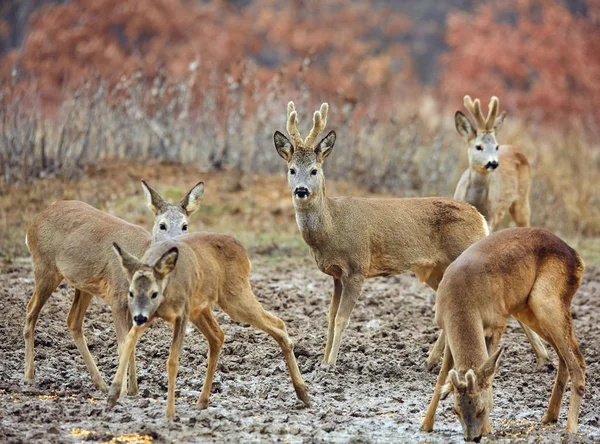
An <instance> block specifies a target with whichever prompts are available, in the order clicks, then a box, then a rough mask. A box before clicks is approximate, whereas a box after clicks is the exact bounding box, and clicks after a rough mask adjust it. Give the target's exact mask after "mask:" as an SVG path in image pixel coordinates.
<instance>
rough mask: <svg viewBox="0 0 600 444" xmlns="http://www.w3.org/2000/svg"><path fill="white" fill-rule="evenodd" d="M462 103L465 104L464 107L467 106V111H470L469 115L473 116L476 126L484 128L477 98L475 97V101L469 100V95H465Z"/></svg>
mask: <svg viewBox="0 0 600 444" xmlns="http://www.w3.org/2000/svg"><path fill="white" fill-rule="evenodd" d="M463 103H464V104H465V108H467V111H469V113H471V116H473V118H474V119H475V123H476V124H477V127H478V128H481V129H484V128H485V120H484V118H483V114H482V112H481V104H480V103H479V99H475V102H473V101H472V100H471V97H470V96H469V95H466V96H465V98H464V100H463Z"/></svg>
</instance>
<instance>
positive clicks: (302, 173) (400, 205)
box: [274, 102, 488, 364]
mask: <svg viewBox="0 0 600 444" xmlns="http://www.w3.org/2000/svg"><path fill="white" fill-rule="evenodd" d="M327 111H328V105H327V103H323V104H322V105H321V109H320V111H316V112H315V114H314V117H313V127H312V129H311V131H310V134H309V135H308V137H307V138H306V139H305V140H302V138H301V136H300V132H299V131H298V128H297V113H296V110H295V107H294V103H293V102H289V104H288V113H287V130H288V133H289V135H290V137H291V139H292V140H289V139H288V138H287V137H285V136H284V135H283V134H282V133H280V132H279V131H276V132H275V134H274V142H275V148H276V149H277V152H278V153H279V155H280V156H281V157H282V158H283V159H284V160H285V161H286V162H287V165H288V185H289V187H290V190H291V191H292V200H293V204H294V208H295V211H296V222H297V223H298V227H299V229H300V232H301V234H302V237H303V238H304V240H305V242H306V243H307V244H308V246H309V247H310V249H311V252H312V254H313V256H314V258H315V260H316V262H317V266H318V267H319V269H320V270H321V271H322V272H324V273H325V274H328V275H330V276H332V277H333V297H332V299H331V305H330V309H329V329H328V333H327V345H326V348H325V356H324V360H323V362H324V363H325V364H335V362H336V360H337V356H338V351H339V347H340V342H341V337H342V333H343V331H344V329H345V328H346V326H347V325H348V321H349V318H350V313H351V312H352V309H353V308H354V305H355V304H356V301H357V300H358V298H359V296H360V293H361V288H362V285H363V282H364V280H365V279H366V278H371V277H375V276H388V275H394V274H400V273H405V272H409V271H412V272H414V273H415V274H416V275H417V276H418V277H419V279H420V280H421V281H422V282H427V284H428V285H429V286H430V287H431V288H433V289H434V290H435V289H437V286H438V283H439V282H440V280H441V278H442V275H443V273H444V270H445V269H446V267H447V266H448V265H449V264H450V263H451V262H452V261H453V260H454V259H455V258H456V257H458V255H459V254H460V253H462V252H463V251H464V250H465V249H466V248H467V247H468V246H469V245H471V244H472V243H474V242H476V241H478V240H479V239H481V238H483V237H485V236H486V235H487V234H488V226H487V224H486V222H485V219H484V218H483V216H482V215H481V214H479V212H478V211H477V210H476V209H475V207H473V206H471V205H469V204H467V203H464V202H457V201H454V200H450V199H444V198H406V199H373V198H370V199H369V198H356V197H334V198H331V197H328V196H326V194H325V178H324V175H323V161H324V160H325V158H326V157H327V156H329V155H330V154H331V152H332V149H333V145H334V143H335V139H336V134H335V132H334V131H330V132H329V134H327V136H325V138H323V139H322V140H321V141H320V142H318V143H317V137H318V135H319V133H320V132H321V131H323V129H324V128H325V125H326V120H327ZM442 349H443V345H442ZM440 355H441V353H440Z"/></svg>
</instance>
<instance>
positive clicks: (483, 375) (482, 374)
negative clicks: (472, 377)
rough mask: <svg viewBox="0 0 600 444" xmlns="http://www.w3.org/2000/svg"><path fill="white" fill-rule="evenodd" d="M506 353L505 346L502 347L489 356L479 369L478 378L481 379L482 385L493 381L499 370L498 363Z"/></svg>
mask: <svg viewBox="0 0 600 444" xmlns="http://www.w3.org/2000/svg"><path fill="white" fill-rule="evenodd" d="M502 353H504V348H503V347H500V348H499V349H498V350H497V351H496V353H494V354H493V355H492V356H490V357H489V358H488V360H487V361H485V362H484V363H483V364H481V367H479V369H478V370H477V379H478V380H479V384H480V385H481V386H486V385H490V384H491V383H492V379H494V375H495V374H496V372H497V371H498V365H499V363H500V357H501V356H502Z"/></svg>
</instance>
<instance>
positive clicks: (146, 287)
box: [113, 244, 179, 325]
mask: <svg viewBox="0 0 600 444" xmlns="http://www.w3.org/2000/svg"><path fill="white" fill-rule="evenodd" d="M113 247H114V248H115V251H116V252H117V254H118V255H119V258H120V259H121V265H122V267H123V269H124V270H125V273H126V275H127V278H128V279H129V294H128V297H127V304H128V306H129V311H130V312H131V316H132V318H133V322H134V323H135V325H144V324H145V323H146V322H148V321H149V320H150V319H152V317H153V316H154V313H155V312H156V310H158V308H159V307H160V305H161V303H162V302H163V299H164V290H165V287H166V285H167V281H168V276H169V273H171V272H172V271H173V269H174V268H175V265H176V264H177V258H178V256H179V250H178V249H177V247H173V248H171V249H169V250H168V251H166V252H165V253H164V254H163V255H162V256H161V257H160V258H158V259H157V260H156V261H155V262H154V263H153V264H151V265H148V264H143V263H142V262H141V261H139V260H138V259H137V258H136V257H135V256H133V255H131V254H129V253H127V252H126V251H123V250H121V248H119V246H118V245H117V244H113Z"/></svg>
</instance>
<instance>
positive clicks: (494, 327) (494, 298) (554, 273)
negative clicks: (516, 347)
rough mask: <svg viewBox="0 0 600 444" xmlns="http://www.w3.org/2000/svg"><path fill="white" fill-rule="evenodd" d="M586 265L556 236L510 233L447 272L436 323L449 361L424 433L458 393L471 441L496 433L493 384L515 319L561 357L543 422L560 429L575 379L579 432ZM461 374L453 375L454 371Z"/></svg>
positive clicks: (573, 408) (571, 424)
mask: <svg viewBox="0 0 600 444" xmlns="http://www.w3.org/2000/svg"><path fill="white" fill-rule="evenodd" d="M583 270H584V264H583V261H582V260H581V258H580V257H579V255H578V254H577V252H576V251H575V250H573V249H572V248H571V247H569V246H568V245H567V244H566V243H565V242H563V241H562V240H561V239H559V238H558V237H557V236H555V235H554V234H552V233H551V232H549V231H546V230H542V229H538V228H510V229H507V230H502V231H498V232H497V233H493V234H491V235H490V236H489V237H487V238H485V239H482V240H480V241H479V242H477V243H475V244H473V245H472V246H471V247H469V248H468V249H467V250H465V252H464V253H462V254H461V255H460V256H459V257H458V258H457V259H456V260H455V261H454V262H453V263H452V264H451V265H450V266H449V267H448V268H447V269H446V273H445V274H444V277H443V279H442V281H441V283H440V285H439V287H438V291H437V296H436V307H437V310H436V314H435V319H436V322H437V324H438V326H439V327H440V328H442V329H443V331H444V333H445V335H446V347H445V351H444V360H443V363H442V367H441V370H440V373H439V376H438V379H437V384H436V387H435V391H434V394H433V397H432V400H431V403H430V404H429V408H428V410H427V414H426V416H425V420H424V421H423V424H422V428H423V430H425V431H427V432H430V431H432V430H433V424H434V418H435V412H436V409H437V406H438V403H439V400H440V398H442V397H445V396H447V395H448V394H449V393H454V410H455V412H456V414H457V416H458V418H459V420H460V422H461V424H462V428H463V432H464V438H465V440H466V441H475V442H479V440H480V439H481V437H482V435H484V434H488V433H491V425H490V419H489V415H490V412H491V410H492V405H493V401H492V380H493V378H494V375H495V374H496V372H497V369H498V363H499V360H500V356H501V355H502V349H501V348H499V347H498V344H499V341H500V338H501V336H502V334H503V332H504V329H505V327H506V321H507V319H508V317H509V316H513V317H515V318H517V319H518V320H519V321H520V322H522V323H524V324H525V325H527V326H529V327H530V328H531V329H533V330H534V331H536V332H537V333H538V334H539V335H540V336H541V337H542V338H544V340H546V341H548V343H549V344H551V345H552V347H553V348H554V349H555V350H556V353H557V355H558V370H557V373H556V380H555V382H554V388H553V390H552V395H551V397H550V403H549V405H548V409H547V410H546V413H545V414H544V416H543V417H542V422H543V423H551V422H556V421H557V419H558V414H559V411H560V405H561V402H562V397H563V394H564V391H565V388H566V385H567V381H568V379H569V377H570V378H571V400H570V405H569V413H568V417H567V431H569V432H572V433H576V432H577V422H578V416H579V408H580V405H581V400H582V398H583V394H584V390H585V362H584V359H583V356H582V354H581V352H580V351H579V347H578V345H577V339H576V338H575V333H574V331H573V320H572V316H571V301H572V299H573V296H574V295H575V293H576V291H577V289H578V288H579V285H580V283H581V277H582V275H583ZM453 367H454V369H453Z"/></svg>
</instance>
